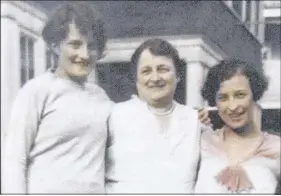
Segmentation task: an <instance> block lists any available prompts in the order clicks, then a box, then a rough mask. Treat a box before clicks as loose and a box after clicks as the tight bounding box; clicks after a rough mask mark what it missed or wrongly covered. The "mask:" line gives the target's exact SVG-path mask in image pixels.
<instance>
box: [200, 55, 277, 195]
mask: <svg viewBox="0 0 281 196" xmlns="http://www.w3.org/2000/svg"><path fill="white" fill-rule="evenodd" d="M267 86H268V82H267V79H266V77H265V76H264V75H263V73H262V72H260V71H259V70H256V69H255V68H254V67H252V66H250V65H248V64H247V63H246V62H242V61H239V60H226V61H222V62H220V63H219V64H218V65H216V66H214V67H212V68H211V69H210V71H209V73H208V75H207V79H206V81H205V84H204V86H203V88H202V96H203V97H204V99H206V100H207V101H208V102H209V105H211V106H217V108H218V114H219V116H220V118H221V120H222V121H223V123H224V125H223V126H222V128H221V129H219V130H216V131H206V132H204V133H203V135H202V142H201V166H200V170H199V174H198V180H197V183H196V187H195V193H224V194H226V193H266V194H273V193H274V192H275V188H276V185H277V182H278V180H277V179H278V178H279V176H280V137H279V136H276V135H272V134H269V133H267V132H264V131H262V130H261V126H260V118H261V115H260V110H259V108H258V107H257V104H256V102H257V101H258V100H259V99H260V98H261V97H262V95H263V93H264V91H265V90H266V89H267Z"/></svg>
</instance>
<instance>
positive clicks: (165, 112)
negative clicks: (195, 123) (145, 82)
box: [147, 102, 176, 116]
mask: <svg viewBox="0 0 281 196" xmlns="http://www.w3.org/2000/svg"><path fill="white" fill-rule="evenodd" d="M175 107H176V104H175V103H174V102H173V103H172V104H171V105H168V106H167V107H164V108H155V107H152V106H149V105H148V104H147V108H148V110H149V111H151V112H152V113H153V114H155V115H157V116H166V115H169V114H171V113H172V112H173V111H174V109H175Z"/></svg>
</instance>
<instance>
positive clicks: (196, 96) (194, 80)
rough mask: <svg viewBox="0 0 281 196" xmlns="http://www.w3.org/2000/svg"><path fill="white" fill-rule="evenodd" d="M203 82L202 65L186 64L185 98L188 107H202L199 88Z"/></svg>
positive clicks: (194, 62) (195, 63)
mask: <svg viewBox="0 0 281 196" xmlns="http://www.w3.org/2000/svg"><path fill="white" fill-rule="evenodd" d="M203 80H204V69H203V65H202V63H200V62H198V61H189V62H188V63H187V78H186V81H187V89H186V94H187V95H186V98H187V105H188V106H189V107H202V106H203V105H204V102H203V99H202V97H201V93H200V91H201V87H202V85H203V82H204V81H203Z"/></svg>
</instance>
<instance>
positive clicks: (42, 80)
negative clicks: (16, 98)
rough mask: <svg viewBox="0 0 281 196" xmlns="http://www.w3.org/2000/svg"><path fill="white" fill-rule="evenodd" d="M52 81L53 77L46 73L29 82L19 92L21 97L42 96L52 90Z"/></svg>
mask: <svg viewBox="0 0 281 196" xmlns="http://www.w3.org/2000/svg"><path fill="white" fill-rule="evenodd" d="M51 81H52V75H51V74H50V73H48V72H47V73H44V74H42V75H39V76H37V77H34V78H32V79H30V80H29V81H27V82H26V83H25V84H24V85H23V86H22V88H21V89H20V90H19V92H18V94H19V95H24V94H26V95H29V96H34V95H35V94H37V95H38V94H42V93H44V92H46V90H47V89H49V88H50V82H51Z"/></svg>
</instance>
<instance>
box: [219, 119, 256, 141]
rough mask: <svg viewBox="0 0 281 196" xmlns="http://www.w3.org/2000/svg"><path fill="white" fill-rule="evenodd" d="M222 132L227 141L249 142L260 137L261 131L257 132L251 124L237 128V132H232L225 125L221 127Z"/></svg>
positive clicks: (232, 130)
mask: <svg viewBox="0 0 281 196" xmlns="http://www.w3.org/2000/svg"><path fill="white" fill-rule="evenodd" d="M223 130H224V137H225V138H227V139H228V140H229V139H230V140H249V139H256V138H257V137H259V136H261V131H260V130H257V129H256V128H255V126H253V125H252V123H250V124H248V125H245V126H244V127H241V128H239V131H238V130H234V129H232V128H230V127H229V126H226V125H225V126H224V127H223Z"/></svg>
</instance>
